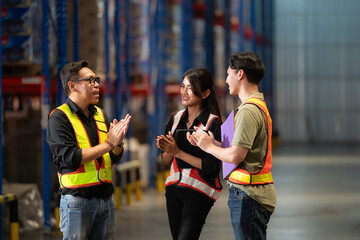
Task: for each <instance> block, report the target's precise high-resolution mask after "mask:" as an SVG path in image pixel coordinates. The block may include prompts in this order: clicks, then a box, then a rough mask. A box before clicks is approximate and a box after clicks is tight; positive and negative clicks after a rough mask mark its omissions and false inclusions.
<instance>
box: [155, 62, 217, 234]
mask: <svg viewBox="0 0 360 240" xmlns="http://www.w3.org/2000/svg"><path fill="white" fill-rule="evenodd" d="M182 79H183V81H182V84H181V88H180V95H181V103H182V104H183V105H184V106H185V109H183V110H180V111H178V112H176V113H174V114H173V115H172V116H171V118H170V120H169V121H168V123H167V125H166V130H165V134H164V135H161V136H158V137H157V146H158V148H159V149H161V150H162V151H163V153H162V154H161V158H162V161H163V162H164V163H165V164H167V165H170V164H171V166H170V174H169V176H168V178H167V179H166V182H165V189H166V194H165V196H166V205H167V212H168V218H169V224H170V230H171V234H172V237H173V239H176V240H180V239H183V240H185V239H186V240H189V239H199V236H200V233H201V230H202V227H203V225H204V224H205V219H206V217H207V215H208V213H209V211H210V209H211V207H212V206H213V205H214V202H215V201H216V199H217V198H218V196H219V195H220V192H221V189H222V187H221V185H220V181H219V172H220V166H221V162H220V161H219V160H218V159H217V158H215V157H213V156H212V155H210V154H207V153H205V152H203V151H202V150H201V149H200V148H198V147H194V146H192V145H191V144H190V143H189V142H188V141H187V140H186V134H187V132H189V131H192V130H194V127H195V126H196V127H200V128H201V129H203V130H205V131H208V132H211V133H209V134H213V135H214V137H215V139H216V140H217V141H221V132H220V126H221V119H220V110H219V105H218V102H217V99H216V94H215V91H214V82H213V78H212V76H211V73H210V72H209V71H208V70H206V69H203V68H194V69H190V70H188V71H187V72H186V73H185V74H184V75H183V78H182Z"/></svg>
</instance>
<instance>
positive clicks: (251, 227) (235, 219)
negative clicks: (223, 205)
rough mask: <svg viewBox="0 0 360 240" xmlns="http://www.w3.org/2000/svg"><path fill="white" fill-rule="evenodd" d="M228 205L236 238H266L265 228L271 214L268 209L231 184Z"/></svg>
mask: <svg viewBox="0 0 360 240" xmlns="http://www.w3.org/2000/svg"><path fill="white" fill-rule="evenodd" d="M228 206H229V208H230V215H231V223H232V226H233V230H234V234H235V239H236V240H245V239H248V240H257V239H266V228H267V224H268V222H269V220H270V216H271V214H272V213H271V212H270V211H268V210H267V209H265V208H264V207H263V206H261V205H260V204H259V203H258V202H257V201H255V200H254V199H252V198H251V197H249V196H248V195H247V194H246V193H245V192H244V191H242V190H240V189H238V188H235V187H233V186H231V185H230V187H229V199H228Z"/></svg>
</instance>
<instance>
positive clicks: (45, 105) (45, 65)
mask: <svg viewBox="0 0 360 240" xmlns="http://www.w3.org/2000/svg"><path fill="white" fill-rule="evenodd" d="M48 11H49V3H48V0H42V60H43V61H42V72H43V76H44V78H45V81H44V83H43V84H44V88H43V89H44V92H43V93H42V111H41V114H42V116H41V117H42V119H41V127H42V146H43V155H42V158H43V205H44V227H45V228H47V229H50V211H51V210H50V209H51V208H50V199H51V197H50V192H51V186H50V150H49V146H48V144H47V143H46V125H47V115H48V113H49V55H48V52H49V40H48V35H49V20H48V19H49V16H48Z"/></svg>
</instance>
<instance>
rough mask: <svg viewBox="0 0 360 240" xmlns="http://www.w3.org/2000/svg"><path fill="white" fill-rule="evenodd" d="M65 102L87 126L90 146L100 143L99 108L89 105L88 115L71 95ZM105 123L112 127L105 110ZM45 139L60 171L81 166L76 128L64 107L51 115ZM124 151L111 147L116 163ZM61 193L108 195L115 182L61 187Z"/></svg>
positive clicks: (66, 171)
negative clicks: (79, 186)
mask: <svg viewBox="0 0 360 240" xmlns="http://www.w3.org/2000/svg"><path fill="white" fill-rule="evenodd" d="M66 103H67V104H68V106H69V107H70V110H71V112H72V113H76V114H77V115H78V116H79V118H80V121H81V122H82V124H83V126H84V127H85V130H86V132H87V134H88V137H89V139H90V143H91V146H96V145H98V144H99V137H98V133H97V125H96V123H95V120H94V117H93V116H94V114H96V108H95V106H94V105H90V106H89V118H87V117H86V115H85V114H84V113H83V111H82V110H81V109H80V108H79V107H78V106H77V105H76V104H75V103H74V102H73V101H71V100H70V99H69V98H68V99H67V100H66ZM104 116H105V122H106V126H107V128H108V129H109V127H110V122H109V118H108V116H107V115H106V114H105V113H104ZM46 141H47V143H48V144H49V147H50V149H51V151H52V155H53V161H54V163H55V165H56V167H57V170H58V172H59V173H60V174H65V173H69V172H73V171H75V170H76V169H78V168H79V166H80V164H81V155H82V150H81V148H79V146H78V144H77V140H76V136H75V131H74V129H73V127H72V125H71V123H70V121H69V119H68V118H67V116H66V115H65V113H64V112H63V111H60V110H56V111H54V112H53V113H52V114H51V116H50V117H49V121H48V126H47V136H46ZM121 156H122V153H121V154H120V155H119V156H116V155H114V154H113V153H112V151H110V158H111V161H112V162H113V163H116V162H118V161H119V160H120V158H121ZM97 161H98V162H99V164H100V165H101V163H102V158H101V157H100V158H98V159H97ZM59 192H60V194H62V195H65V194H70V195H74V196H81V197H84V198H92V197H98V198H106V197H109V196H111V194H112V193H113V192H114V188H113V185H112V184H111V183H102V184H100V185H96V186H91V187H85V188H77V189H70V188H60V190H59Z"/></svg>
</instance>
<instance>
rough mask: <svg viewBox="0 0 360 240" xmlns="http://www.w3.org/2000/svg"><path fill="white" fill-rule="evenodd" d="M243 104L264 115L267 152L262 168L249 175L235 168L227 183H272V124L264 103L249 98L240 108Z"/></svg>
mask: <svg viewBox="0 0 360 240" xmlns="http://www.w3.org/2000/svg"><path fill="white" fill-rule="evenodd" d="M245 104H255V105H256V106H257V107H259V108H260V109H261V111H262V112H264V113H265V116H266V125H267V135H268V139H267V151H266V156H265V163H264V166H263V168H262V169H261V170H260V171H259V172H258V173H255V174H251V173H249V172H248V171H247V170H245V169H242V168H240V167H237V168H236V169H235V170H234V171H232V172H231V174H230V176H229V179H228V180H229V181H230V182H232V183H236V184H242V185H259V184H266V183H273V182H274V180H273V178H272V174H271V168H272V157H271V133H272V123H271V117H270V114H269V111H268V109H267V107H266V103H265V102H264V101H263V100H261V99H259V98H256V97H251V98H249V99H247V100H246V101H245V102H244V103H243V104H241V106H243V105H245Z"/></svg>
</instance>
